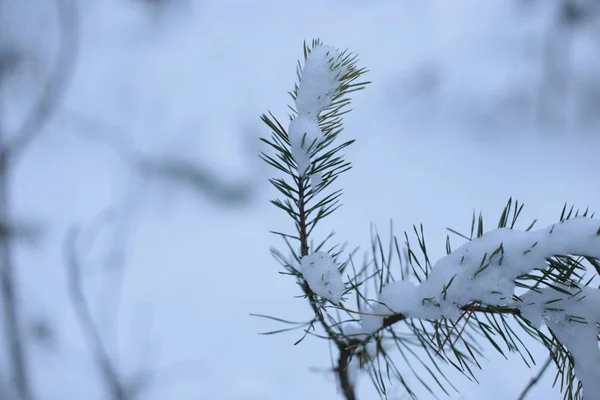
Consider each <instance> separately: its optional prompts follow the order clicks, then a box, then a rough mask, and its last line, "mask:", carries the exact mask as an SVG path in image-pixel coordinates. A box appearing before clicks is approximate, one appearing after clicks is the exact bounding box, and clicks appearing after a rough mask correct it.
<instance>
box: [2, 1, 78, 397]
mask: <svg viewBox="0 0 600 400" xmlns="http://www.w3.org/2000/svg"><path fill="white" fill-rule="evenodd" d="M56 9H57V15H58V19H59V29H60V30H61V39H60V50H59V53H58V55H57V62H56V65H55V66H54V70H53V73H52V74H51V76H50V77H49V78H48V81H47V83H46V85H45V87H44V89H43V91H42V94H41V95H40V97H39V98H38V99H37V101H36V102H35V104H34V106H33V108H32V110H31V111H30V113H29V114H28V115H27V116H26V118H25V120H24V122H23V124H22V125H21V127H20V128H19V129H17V131H16V132H14V133H12V132H2V131H1V130H2V128H1V127H0V222H1V223H3V224H7V221H10V220H11V213H12V211H11V205H10V203H9V199H10V198H11V194H10V189H11V188H10V179H11V175H12V167H13V166H14V164H13V163H14V161H16V159H17V158H18V156H19V155H21V154H22V153H23V152H24V151H25V150H26V147H27V146H28V145H29V144H30V143H31V141H32V140H34V139H35V137H36V135H38V134H40V132H41V131H42V129H43V127H44V124H45V123H46V122H47V121H48V119H49V117H50V116H51V115H52V112H53V111H54V110H55V108H56V106H57V105H58V104H59V103H60V101H61V97H62V96H63V94H64V93H65V91H66V87H67V84H68V82H69V79H70V78H71V76H72V72H73V68H74V65H75V55H76V50H77V46H78V44H77V36H78V33H79V32H78V26H77V22H78V21H77V18H78V17H77V12H76V6H75V1H74V0H56ZM0 56H1V57H8V59H6V60H5V59H3V60H0V67H1V68H3V70H0V78H2V79H4V78H5V75H6V74H7V73H8V72H9V71H7V70H4V69H6V68H15V66H18V64H19V59H18V56H19V55H18V54H15V53H14V52H10V51H8V52H2V53H0ZM0 83H1V80H0ZM0 262H1V263H2V265H1V267H0V268H1V269H0V274H1V281H2V284H1V288H2V307H3V310H2V311H3V318H4V321H3V325H4V330H5V335H4V338H5V339H4V341H5V345H6V346H7V350H8V351H7V353H8V357H9V371H10V375H11V376H10V382H11V383H12V384H13V385H14V392H15V394H16V397H17V399H19V400H33V399H34V395H33V389H32V387H31V381H30V376H29V374H30V371H29V368H28V364H27V355H26V350H25V343H24V338H25V335H24V333H23V331H22V326H21V318H20V317H19V306H18V302H19V298H20V296H19V294H18V293H19V292H18V288H17V282H18V281H17V277H16V275H17V274H16V267H15V264H14V248H13V238H12V235H10V234H7V233H6V232H3V233H0Z"/></svg>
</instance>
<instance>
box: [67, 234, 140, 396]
mask: <svg viewBox="0 0 600 400" xmlns="http://www.w3.org/2000/svg"><path fill="white" fill-rule="evenodd" d="M78 236H79V230H78V229H77V228H72V229H71V230H70V231H69V232H68V233H67V236H66V239H65V245H64V252H65V259H66V267H67V279H68V287H69V294H70V296H71V300H72V303H73V307H74V308H75V312H76V314H77V319H78V321H79V324H80V325H81V328H82V329H83V330H84V334H85V338H86V339H87V340H88V341H89V344H90V348H91V349H92V351H93V353H94V358H95V360H96V362H97V363H98V367H99V368H100V371H101V373H102V376H103V378H104V383H105V384H106V386H107V387H108V389H109V391H110V394H111V398H112V399H114V400H128V399H129V398H130V397H129V395H128V391H127V388H126V385H125V384H124V382H123V381H122V379H121V376H120V375H119V373H118V371H117V368H116V367H115V365H114V364H113V362H112V361H111V359H110V357H109V355H108V353H107V351H106V349H105V347H104V343H103V342H102V338H101V337H100V333H99V331H98V327H97V326H96V324H95V322H94V319H93V317H92V315H91V312H90V308H89V306H88V303H87V300H86V298H85V295H84V293H83V288H82V287H83V283H82V280H81V265H80V260H79V256H78V254H77V250H76V242H77V238H78Z"/></svg>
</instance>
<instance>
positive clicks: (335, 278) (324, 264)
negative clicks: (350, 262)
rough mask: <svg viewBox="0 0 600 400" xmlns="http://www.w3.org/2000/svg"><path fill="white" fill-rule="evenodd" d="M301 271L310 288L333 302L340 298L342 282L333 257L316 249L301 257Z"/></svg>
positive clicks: (335, 302)
mask: <svg viewBox="0 0 600 400" xmlns="http://www.w3.org/2000/svg"><path fill="white" fill-rule="evenodd" d="M301 272H302V276H304V279H306V282H307V283H308V286H309V287H310V290H312V291H313V292H314V293H316V294H317V295H319V296H321V297H324V298H326V299H327V300H329V301H331V302H332V303H334V304H338V303H339V302H340V301H341V300H342V294H343V293H344V283H343V282H342V275H341V274H340V272H339V271H338V266H337V265H336V263H335V260H334V259H333V257H331V256H330V255H329V254H327V253H325V252H323V251H317V252H315V253H312V254H310V255H308V256H306V257H303V258H302V263H301Z"/></svg>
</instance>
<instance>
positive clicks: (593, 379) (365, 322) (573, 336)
mask: <svg viewBox="0 0 600 400" xmlns="http://www.w3.org/2000/svg"><path fill="white" fill-rule="evenodd" d="M559 256H576V257H583V258H585V259H588V260H590V261H593V263H594V264H597V262H595V261H594V260H598V259H600V221H598V220H595V219H591V218H584V217H578V218H573V219H569V220H566V221H563V222H560V223H557V224H554V225H552V226H550V227H548V228H546V229H540V230H536V231H518V230H514V229H510V228H501V229H497V230H494V231H491V232H488V233H486V234H484V235H482V236H481V237H479V238H477V239H473V240H472V241H470V242H468V243H466V244H464V245H463V246H461V247H459V248H458V249H456V250H454V251H453V252H451V253H450V254H449V255H447V256H446V257H443V258H442V259H440V260H439V261H438V262H437V263H436V264H435V265H434V266H433V268H432V269H431V271H430V272H429V274H428V276H427V279H426V280H424V281H423V282H421V283H420V284H419V285H418V286H415V285H413V284H412V283H411V282H409V281H407V280H400V281H396V282H391V283H389V284H388V285H386V286H384V287H383V289H382V290H381V292H380V294H379V299H378V301H377V302H376V303H370V305H371V307H372V310H371V311H369V313H368V314H367V315H363V316H362V324H361V325H362V326H361V330H360V331H361V333H362V334H363V336H362V338H363V339H366V338H369V337H372V336H370V335H372V334H373V333H375V332H377V331H378V330H379V329H381V328H383V327H385V326H387V325H389V324H390V321H401V320H404V319H406V318H417V319H423V320H430V321H431V320H441V319H449V320H456V319H459V318H461V317H462V316H463V314H464V313H465V310H467V309H469V307H470V305H477V307H476V308H471V311H485V310H486V308H487V309H489V310H491V311H492V312H502V311H505V312H506V313H512V314H519V315H520V316H522V317H523V318H524V319H525V320H526V321H528V322H529V323H530V324H531V325H532V326H533V327H535V328H536V329H540V328H541V326H542V325H543V324H545V325H546V326H547V327H548V328H549V329H550V330H551V332H552V333H553V334H554V335H555V336H556V337H557V338H558V340H560V341H561V343H562V344H563V345H564V346H566V347H567V349H568V351H569V352H570V354H571V356H572V357H573V360H574V364H575V372H576V374H577V377H578V379H579V380H580V381H581V383H582V384H583V390H584V394H585V398H586V399H598V398H600V369H598V365H600V350H599V348H598V324H600V289H597V288H593V287H590V286H586V285H580V284H579V282H578V280H577V279H573V277H577V276H578V274H577V271H576V270H577V269H578V268H579V267H581V265H580V264H576V265H575V266H571V267H569V268H565V269H564V270H558V271H551V270H552V269H553V268H554V269H556V268H557V265H559V264H551V265H550V264H549V260H551V259H552V258H553V257H559ZM577 265H579V267H578V266H577ZM536 272H537V273H538V275H537V276H538V278H536V279H534V281H535V284H533V285H523V284H521V285H519V286H520V287H523V286H525V287H527V288H528V289H529V290H527V292H526V293H525V294H523V295H521V296H517V295H516V294H515V289H516V288H517V286H518V284H519V282H521V283H522V282H523V280H524V279H530V280H531V279H532V278H533V277H534V276H536V275H534V274H535V273H536ZM385 315H387V316H388V317H386V316H385Z"/></svg>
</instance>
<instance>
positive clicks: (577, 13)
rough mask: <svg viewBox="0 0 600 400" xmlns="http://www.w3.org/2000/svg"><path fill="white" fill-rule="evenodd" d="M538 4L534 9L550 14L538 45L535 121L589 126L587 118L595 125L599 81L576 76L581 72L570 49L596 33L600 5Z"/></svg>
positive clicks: (570, 0)
mask: <svg viewBox="0 0 600 400" xmlns="http://www.w3.org/2000/svg"><path fill="white" fill-rule="evenodd" d="M538 3H539V4H538V7H551V8H552V9H553V10H554V13H553V15H552V19H551V21H549V23H548V26H547V32H546V34H545V38H544V39H543V40H544V41H543V43H542V53H541V54H542V59H541V82H540V89H539V99H538V101H537V114H538V115H537V118H538V120H539V121H540V122H542V123H546V124H547V125H548V126H553V125H557V126H563V127H568V126H569V124H572V123H578V124H581V123H586V122H588V123H589V122H590V121H588V119H589V118H592V120H591V122H592V123H594V122H596V123H597V121H598V118H600V112H598V107H597V101H598V99H599V98H600V81H598V78H597V76H594V78H593V79H595V80H596V81H595V82H590V81H589V77H585V76H583V77H582V76H580V74H583V72H581V71H578V70H577V65H576V64H575V60H574V57H573V50H574V48H575V46H576V44H577V43H576V42H577V40H578V39H580V36H581V35H588V36H589V35H590V32H589V30H590V29H596V30H597V28H594V26H595V25H597V24H598V21H599V18H600V6H599V4H600V3H599V2H598V1H596V0H581V1H579V0H560V1H556V2H543V1H539V2H538ZM586 31H587V33H586ZM592 36H593V37H594V38H593V39H592V40H594V41H595V42H596V43H594V44H595V45H596V47H597V46H598V44H599V43H600V42H599V41H598V35H597V32H595V33H593V34H592ZM592 62H593V61H592ZM582 83H583V84H582ZM590 83H591V84H590Z"/></svg>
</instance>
